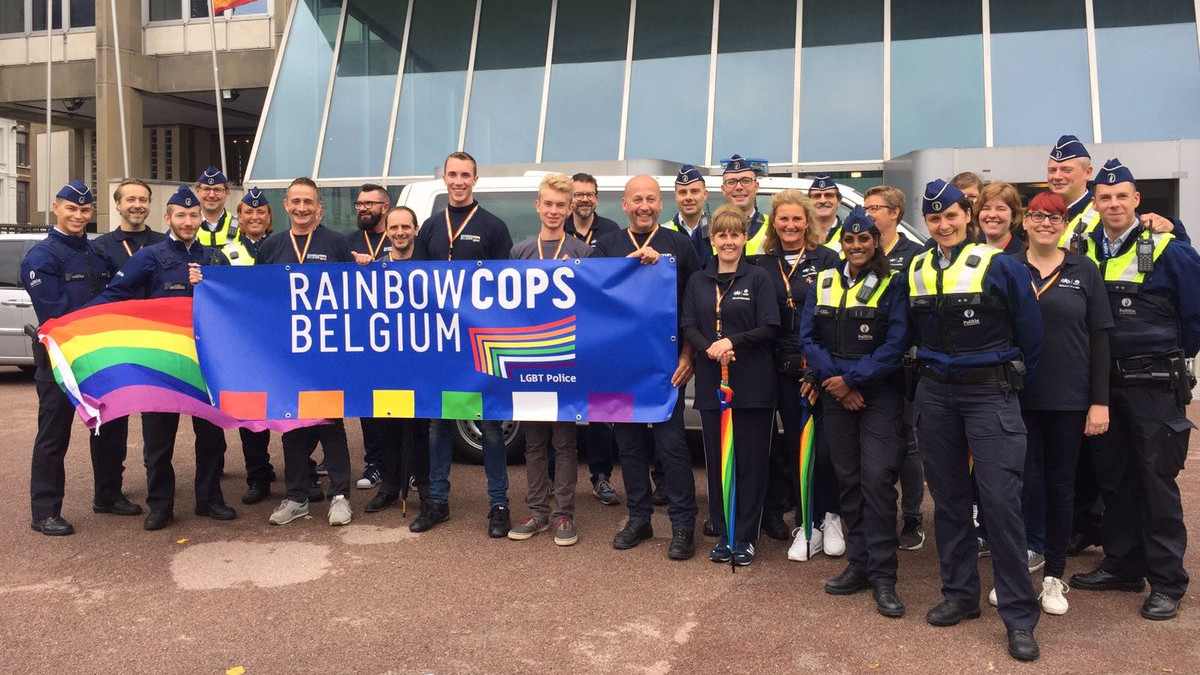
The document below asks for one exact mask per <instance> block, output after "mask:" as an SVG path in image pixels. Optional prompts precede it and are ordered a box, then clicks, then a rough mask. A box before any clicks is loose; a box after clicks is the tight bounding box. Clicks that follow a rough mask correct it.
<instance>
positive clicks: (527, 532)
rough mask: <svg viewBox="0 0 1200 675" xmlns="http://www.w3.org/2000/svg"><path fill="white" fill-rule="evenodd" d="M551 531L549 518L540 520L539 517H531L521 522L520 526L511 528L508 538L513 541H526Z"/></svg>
mask: <svg viewBox="0 0 1200 675" xmlns="http://www.w3.org/2000/svg"><path fill="white" fill-rule="evenodd" d="M548 529H550V519H549V518H538V517H537V516H532V515H531V516H529V517H528V518H526V519H525V520H523V521H521V524H520V525H517V526H516V527H514V528H511V529H510V530H509V531H508V538H509V539H512V540H513V541H525V540H526V539H530V538H532V537H533V536H534V535H535V534H537V533H539V532H545V531H546V530H548Z"/></svg>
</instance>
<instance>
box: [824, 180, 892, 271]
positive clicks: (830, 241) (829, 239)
mask: <svg viewBox="0 0 1200 675" xmlns="http://www.w3.org/2000/svg"><path fill="white" fill-rule="evenodd" d="M813 190H820V191H824V190H837V191H838V195H839V196H840V195H841V191H840V190H838V185H837V182H835V181H834V180H833V177H832V176H829V175H824V176H814V177H813V179H812V183H810V184H809V186H808V193H809V194H810V195H811V194H812V193H813ZM842 226H843V223H842V217H841V216H838V217H837V219H836V220H834V223H833V227H831V228H829V232H827V233H825V247H826V248H828V249H830V250H832V251H834V252H835V253H841V251H842ZM901 238H903V235H901Z"/></svg>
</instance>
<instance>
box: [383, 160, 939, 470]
mask: <svg viewBox="0 0 1200 675" xmlns="http://www.w3.org/2000/svg"><path fill="white" fill-rule="evenodd" d="M545 173H546V172H542V171H530V172H528V173H526V174H525V175H524V176H514V177H497V178H489V177H481V178H480V179H479V180H478V182H477V183H476V184H475V196H476V198H477V199H478V200H479V203H480V204H482V205H483V207H484V208H486V209H487V210H488V211H491V212H492V213H494V214H495V215H496V216H497V217H498V218H500V219H501V220H503V221H504V222H505V223H506V224H507V225H508V229H509V232H510V233H511V234H512V238H513V241H514V242H517V241H521V240H522V239H525V238H528V237H532V236H533V235H535V234H537V232H538V229H539V227H540V226H539V224H538V219H537V214H536V213H534V210H533V202H534V200H535V199H536V195H537V188H538V183H540V182H541V180H542V176H543V175H545ZM655 178H656V179H657V180H658V184H659V186H660V187H661V188H662V190H663V200H664V204H663V214H662V220H664V221H665V220H667V219H668V218H670V217H671V216H673V215H674V214H675V205H674V199H673V198H672V196H671V195H673V194H674V189H675V187H674V186H675V177H674V176H656V177H655ZM628 180H629V176H596V184H597V191H598V192H599V195H598V197H599V200H598V205H597V207H596V211H597V213H600V214H601V215H603V216H606V217H608V218H611V219H613V220H615V221H617V222H618V223H624V222H625V218H624V216H623V214H622V213H621V194H622V193H623V192H624V190H625V183H626V182H627V181H628ZM704 181H705V186H706V187H707V188H708V191H709V202H708V203H709V205H710V208H713V209H715V208H716V205H718V204H721V203H723V201H724V198H723V197H722V196H721V177H720V176H706V177H705V179H704ZM811 183H812V181H811V180H809V179H807V178H775V177H763V178H760V179H759V189H758V208H759V210H761V211H763V212H768V211H769V210H770V208H771V196H772V195H774V194H775V193H776V192H780V191H782V190H786V189H789V188H798V189H801V190H807V189H808V186H809V184H811ZM838 187H839V192H841V195H842V203H841V206H840V207H839V209H838V213H839V215H841V216H842V217H845V216H846V215H847V214H849V213H850V210H851V209H852V208H854V207H855V206H858V205H861V204H862V203H863V196H862V195H861V194H859V192H858V191H857V190H855V189H854V188H851V187H849V186H846V185H840V186H838ZM447 201H448V199H447V195H446V186H445V184H444V183H443V182H442V181H440V180H427V181H420V182H417V183H410V184H409V185H406V186H404V189H403V191H402V192H401V193H400V197H399V199H398V200H397V202H396V203H397V204H400V205H404V206H407V207H409V208H410V209H412V210H413V211H415V212H416V214H417V220H418V222H420V221H424V220H425V219H426V218H428V217H429V216H430V215H432V214H433V213H436V212H437V211H440V210H441V209H444V208H445V207H446V203H447ZM900 231H901V233H902V234H903V235H904V236H906V237H908V238H909V239H912V240H913V241H916V242H923V241H925V236H924V235H923V234H920V233H918V232H917V231H916V230H914V229H913V228H912V227H911V226H909V225H908V223H903V222H902V223H901V224H900ZM693 395H694V394H693V391H692V385H690V384H689V385H688V388H687V391H686V394H685V396H686V404H687V405H686V408H685V412H684V423H685V425H686V427H687V429H688V431H689V435H690V434H691V433H698V432H699V430H700V415H699V414H698V413H696V411H695V410H692V407H691V402H692V399H693ZM482 438H483V435H482V433H480V431H479V427H478V425H477V424H476V423H475V422H473V421H471V420H462V421H459V422H458V437H457V439H456V443H455V449H456V451H457V455H458V456H459V457H461V458H462V459H466V460H469V461H475V462H482V461H483V443H482ZM504 443H505V447H506V448H507V450H508V456H509V460H510V461H512V460H514V459H519V458H520V457H521V456H522V453H523V451H524V444H523V443H522V442H521V425H520V423H519V422H506V423H505V425H504Z"/></svg>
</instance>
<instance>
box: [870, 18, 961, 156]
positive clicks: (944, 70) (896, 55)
mask: <svg viewBox="0 0 1200 675" xmlns="http://www.w3.org/2000/svg"><path fill="white" fill-rule="evenodd" d="M930 17H938V18H939V20H937V21H931V20H930ZM982 26H983V15H982V13H981V10H980V5H979V3H961V4H959V5H955V11H953V12H948V11H946V9H945V5H944V4H943V3H941V2H932V1H930V0H892V156H899V155H903V154H905V153H907V152H911V151H913V150H918V149H921V148H949V147H980V146H982V145H984V133H983V37H982V34H981V31H982V30H983V28H982Z"/></svg>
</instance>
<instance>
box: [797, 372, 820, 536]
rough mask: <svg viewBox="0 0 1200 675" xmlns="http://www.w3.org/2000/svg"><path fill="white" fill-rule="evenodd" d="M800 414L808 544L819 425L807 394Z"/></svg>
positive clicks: (803, 510)
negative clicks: (817, 428)
mask: <svg viewBox="0 0 1200 675" xmlns="http://www.w3.org/2000/svg"><path fill="white" fill-rule="evenodd" d="M800 415H801V418H802V419H803V420H804V424H803V425H801V428H800V452H799V457H798V459H799V461H798V463H797V468H798V471H799V474H800V506H799V516H800V521H801V525H800V527H802V528H804V541H805V542H806V545H808V544H807V542H811V541H812V531H813V513H812V510H813V504H812V493H813V473H814V471H813V467H814V466H815V465H816V456H817V452H816V451H817V447H816V445H817V431H816V426H817V425H816V419H815V415H814V413H813V407H812V404H811V403H809V402H808V397H806V396H801V397H800ZM810 553H811V551H810Z"/></svg>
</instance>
